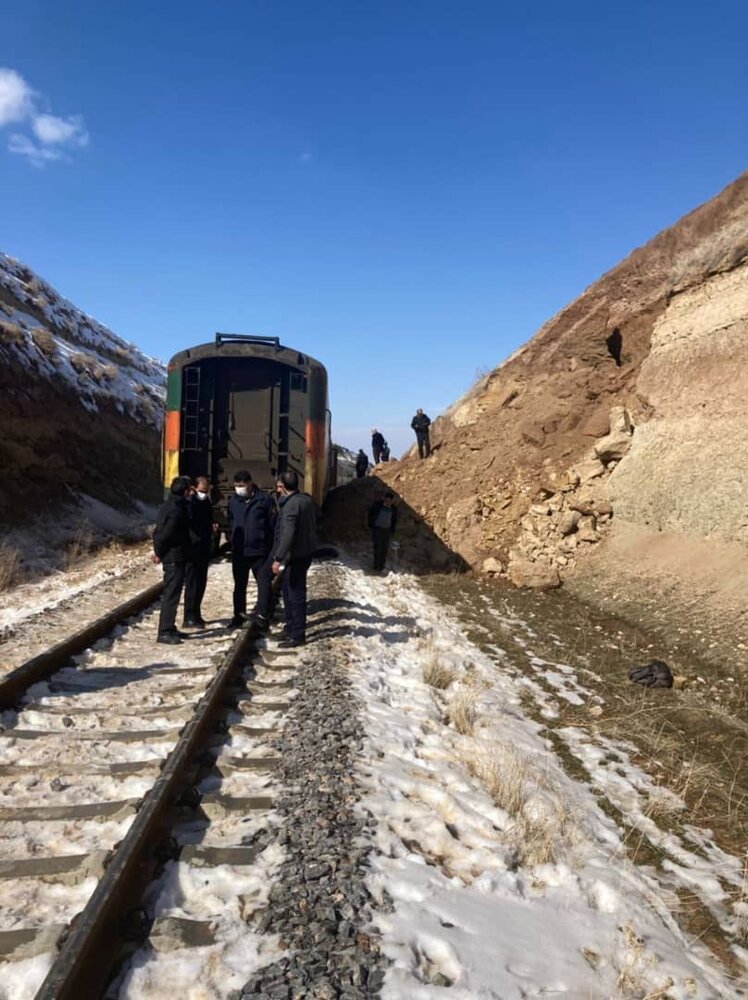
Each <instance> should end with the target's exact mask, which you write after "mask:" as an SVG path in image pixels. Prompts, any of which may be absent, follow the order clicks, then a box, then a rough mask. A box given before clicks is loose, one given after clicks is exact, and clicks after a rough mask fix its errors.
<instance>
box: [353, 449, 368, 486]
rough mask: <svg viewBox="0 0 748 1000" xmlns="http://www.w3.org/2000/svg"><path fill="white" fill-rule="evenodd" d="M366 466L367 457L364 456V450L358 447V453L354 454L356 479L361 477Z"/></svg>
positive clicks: (364, 472) (364, 473)
mask: <svg viewBox="0 0 748 1000" xmlns="http://www.w3.org/2000/svg"><path fill="white" fill-rule="evenodd" d="M368 468H369V459H368V458H367V457H366V452H365V451H364V449H363V448H359V449H358V455H356V477H357V478H358V479H363V478H364V476H365V475H366V470H367V469H368Z"/></svg>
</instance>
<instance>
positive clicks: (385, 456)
mask: <svg viewBox="0 0 748 1000" xmlns="http://www.w3.org/2000/svg"><path fill="white" fill-rule="evenodd" d="M389 460H390V446H389V445H388V444H387V442H386V441H385V442H384V444H383V445H382V461H383V462H389Z"/></svg>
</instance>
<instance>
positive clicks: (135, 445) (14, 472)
mask: <svg viewBox="0 0 748 1000" xmlns="http://www.w3.org/2000/svg"><path fill="white" fill-rule="evenodd" d="M164 380H165V373H164V369H163V366H162V365H161V364H160V363H159V362H157V361H154V360H153V359H152V358H148V357H146V356H145V355H143V354H142V353H141V352H140V351H138V349H137V348H136V347H135V346H134V345H132V344H128V343H127V342H126V341H124V340H122V339H121V338H120V337H118V336H116V335H115V334H114V333H112V332H111V331H110V330H108V329H107V328H106V327H104V326H102V325H101V324H100V323H97V322H96V321H95V320H93V319H91V317H90V316H87V315H85V314H84V313H83V312H81V311H80V310H79V309H77V308H76V307H75V306H74V305H73V304H72V303H70V302H68V301H67V300H66V299H64V298H63V297H62V296H61V295H59V294H58V293H57V292H56V291H55V289H54V288H52V287H51V286H50V285H49V284H47V283H46V282H45V281H43V280H42V279H41V278H39V277H38V276H37V275H36V274H34V272H33V271H31V270H30V268H28V267H26V266H25V265H23V264H21V263H20V262H19V261H17V260H14V259H13V258H11V257H8V256H6V255H5V254H0V425H1V426H2V428H3V433H2V435H1V436H0V464H1V465H2V468H3V470H4V475H3V483H2V487H1V488H0V524H2V525H3V526H4V527H8V526H11V525H18V524H26V523H28V520H29V510H30V509H32V510H33V511H34V512H35V513H39V512H41V511H42V510H43V509H44V508H45V507H46V508H49V509H57V508H58V505H59V503H60V501H61V500H62V501H65V502H71V503H73V504H75V503H77V502H80V501H81V500H83V501H86V500H88V499H90V498H93V500H95V501H103V502H104V503H106V504H108V505H110V506H112V507H115V508H118V509H123V508H127V507H128V506H131V505H133V504H134V503H136V502H137V501H153V500H156V499H158V496H159V473H158V468H159V447H160V444H159V442H160V427H161V414H162V409H163V394H164Z"/></svg>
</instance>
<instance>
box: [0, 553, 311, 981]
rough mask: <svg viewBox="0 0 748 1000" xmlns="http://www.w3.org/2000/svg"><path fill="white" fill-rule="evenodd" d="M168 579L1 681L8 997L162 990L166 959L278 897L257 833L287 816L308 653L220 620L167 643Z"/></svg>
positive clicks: (0, 931) (1, 860)
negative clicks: (296, 711)
mask: <svg viewBox="0 0 748 1000" xmlns="http://www.w3.org/2000/svg"><path fill="white" fill-rule="evenodd" d="M228 577H229V571H228V567H227V566H225V565H219V566H217V567H215V571H214V572H212V574H211V581H212V582H211V585H210V586H209V591H208V595H207V599H206V616H207V617H208V618H209V619H211V618H216V617H217V612H220V611H223V610H224V609H223V607H221V606H220V605H219V600H218V598H219V597H220V596H221V595H225V594H226V593H227V589H228ZM158 590H159V588H149V590H148V591H144V592H143V594H141V595H139V596H138V598H136V599H134V600H132V601H129V602H127V604H126V605H122V606H121V607H120V608H117V609H115V610H113V611H112V612H111V613H110V614H108V615H106V616H105V617H104V618H102V619H100V620H99V621H98V622H96V623H94V624H93V625H92V626H91V627H89V628H87V629H86V630H84V631H83V632H82V633H80V634H79V635H77V636H75V637H73V638H71V640H69V641H67V642H66V643H64V644H61V645H60V646H58V647H56V648H55V649H52V650H49V651H48V652H47V653H44V654H42V655H41V656H37V657H35V658H34V660H32V661H29V663H27V664H24V665H23V667H21V668H19V669H18V670H16V671H13V672H12V673H11V674H9V675H8V676H7V677H6V678H4V679H3V681H2V682H0V708H1V709H3V710H4V711H3V715H2V720H3V725H4V728H3V729H2V731H1V732H0V984H2V985H0V996H13V997H17V998H19V1000H21V998H25V997H29V998H30V997H33V996H37V997H38V998H40V1000H52V998H55V1000H64V998H73V997H75V998H76V1000H79V998H81V997H86V998H89V997H90V998H95V997H104V996H112V997H113V996H136V995H138V996H140V995H145V994H144V992H143V989H142V982H143V981H144V979H143V977H144V976H145V979H146V980H147V978H148V972H147V969H146V971H145V973H144V971H143V969H144V966H147V964H148V962H149V961H151V960H153V961H158V960H163V959H164V956H167V960H170V959H171V960H173V959H174V956H176V958H177V960H181V961H189V955H190V954H191V953H192V954H196V953H197V952H196V949H197V950H198V951H199V954H200V957H201V962H204V961H206V960H208V961H213V962H214V963H215V962H216V961H218V962H220V955H221V954H222V953H224V952H226V951H230V950H231V949H232V948H233V949H234V950H236V949H237V946H238V942H241V939H242V936H245V937H246V936H248V935H249V936H251V934H252V932H251V929H250V925H251V917H252V914H253V913H257V912H261V910H262V907H263V905H264V902H265V901H266V900H265V894H266V888H265V886H266V885H267V883H268V874H269V872H270V869H271V868H272V865H273V863H274V854H273V852H272V851H265V852H263V851H261V850H259V849H257V848H255V847H253V846H252V845H251V843H250V842H251V841H252V839H253V835H254V834H255V833H256V832H257V830H258V829H260V828H263V827H266V826H268V825H272V823H273V822H274V819H273V802H274V798H273V791H274V789H273V781H274V779H273V771H274V769H275V766H276V764H277V756H276V752H275V751H273V749H272V747H271V746H270V741H271V740H272V738H273V736H274V735H276V734H277V733H278V731H279V729H280V727H281V726H282V724H283V717H284V715H285V713H286V710H287V708H288V706H289V704H290V697H291V696H292V691H291V689H292V685H293V673H292V671H291V669H289V668H290V666H291V664H292V663H293V661H294V656H293V653H291V654H288V653H280V652H279V653H272V652H269V651H268V650H267V649H260V648H258V647H257V645H256V644H255V642H254V641H253V639H252V637H251V636H250V635H249V633H248V632H247V631H241V632H240V633H239V634H238V635H237V634H230V633H227V631H226V629H225V628H224V627H222V625H220V624H219V625H217V626H215V627H213V628H211V627H209V628H208V629H206V630H205V631H204V632H198V633H193V635H192V637H191V638H190V640H189V641H185V642H183V643H182V645H181V646H178V647H168V649H167V650H166V651H165V650H164V648H163V647H161V646H157V645H155V643H154V640H155V637H156V625H155V617H156V615H155V613H154V607H153V602H154V600H155V599H156V598H157V596H158ZM141 612H142V614H141ZM135 615H137V616H138V617H136V618H133V616H135ZM74 655H75V656H76V658H77V662H75V663H71V661H70V658H71V656H74ZM218 883H220V886H221V889H220V892H219V890H218V889H217V888H216V886H217V884H218ZM206 887H207V888H206ZM216 892H218V894H219V896H220V895H221V893H223V896H222V905H221V906H220V907H219V909H220V914H219V916H218V917H216V913H215V912H213V911H214V910H215V909H216V907H215V901H214V902H213V904H211V905H210V906H208V905H207V904H206V901H205V897H206V895H209V894H210V893H212V894H213V896H214V897H215V894H216ZM176 897H178V900H177V903H178V905H176V904H175V903H174V901H175V899H176ZM208 911H211V912H210V914H209V917H210V918H209V919H208ZM143 945H146V947H143ZM261 947H266V948H267V947H270V948H271V949H272V942H270V943H268V942H265V943H264V944H263V945H261ZM138 949H140V950H138ZM256 951H257V946H256V945H255V947H254V952H255V954H256ZM133 955H135V959H134V961H135V964H136V966H137V969H136V972H137V974H138V975H139V976H140V979H139V980H138V981H139V982H140V983H141V987H135V988H134V989H135V990H136V992H128V990H129V989H131V988H132V987H130V986H128V984H129V983H131V982H132V977H133V974H134V973H133V971H132V969H133V958H132V956H133ZM271 957H272V954H271ZM232 976H233V977H234V980H235V983H236V985H238V986H239V987H241V985H242V984H243V978H242V976H244V979H246V978H247V977H246V975H244V973H243V970H242V967H241V961H238V960H237V959H236V958H234V960H233V965H232V964H231V963H229V966H228V968H227V970H226V971H225V975H224V980H225V981H226V982H228V981H230V980H231V978H232ZM146 992H147V991H146ZM156 995H157V994H156Z"/></svg>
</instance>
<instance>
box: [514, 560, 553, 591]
mask: <svg viewBox="0 0 748 1000" xmlns="http://www.w3.org/2000/svg"><path fill="white" fill-rule="evenodd" d="M509 579H510V580H511V581H512V583H513V584H514V585H515V587H528V588H530V589H532V590H550V589H552V588H554V587H560V586H561V577H560V576H559V575H558V570H557V569H556V567H555V566H552V565H551V564H550V563H549V562H545V561H542V560H538V561H537V562H530V560H529V559H524V558H521V557H520V558H517V557H516V556H515V557H513V558H512V560H511V561H510V563H509Z"/></svg>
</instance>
